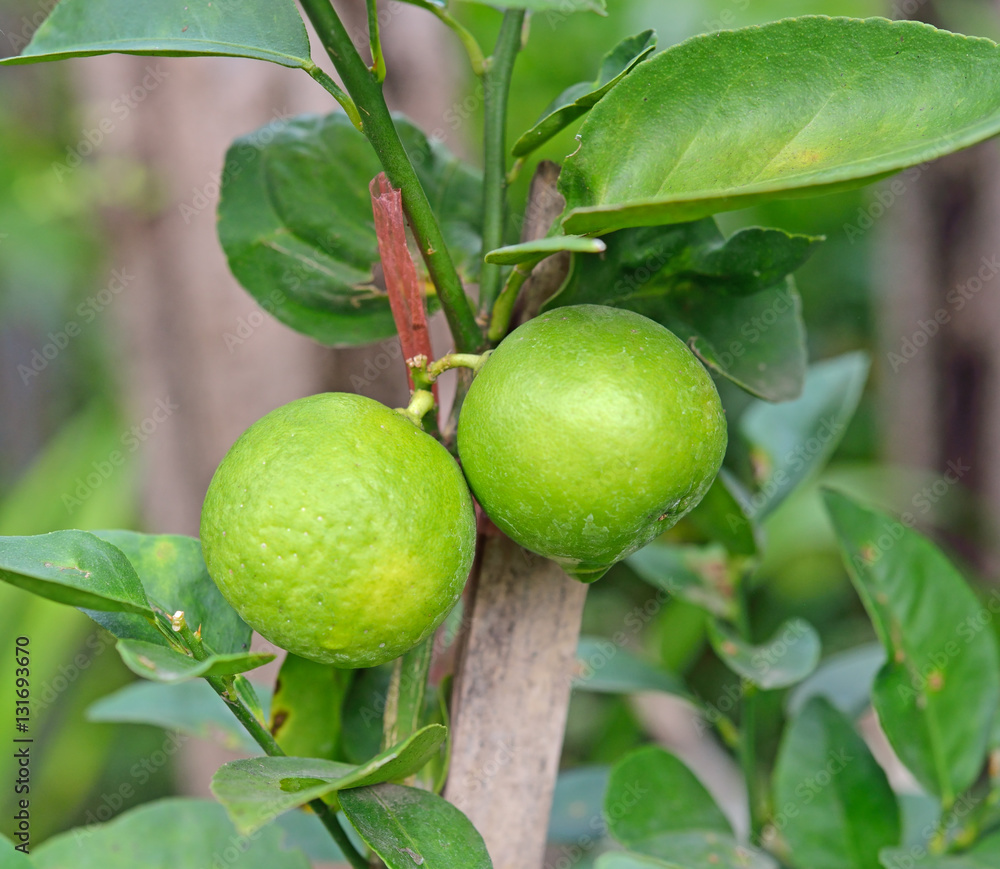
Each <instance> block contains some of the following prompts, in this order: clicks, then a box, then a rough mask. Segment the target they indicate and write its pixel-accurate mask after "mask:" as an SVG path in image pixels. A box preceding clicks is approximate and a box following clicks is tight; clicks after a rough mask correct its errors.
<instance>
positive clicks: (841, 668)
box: [786, 643, 885, 718]
mask: <svg viewBox="0 0 1000 869" xmlns="http://www.w3.org/2000/svg"><path fill="white" fill-rule="evenodd" d="M884 663H885V649H883V648H882V646H881V645H880V644H879V643H869V644H867V645H864V646H858V647H857V648H856V649H850V650H849V651H846V652H838V653H837V654H835V655H830V657H829V658H826V659H825V660H824V661H823V662H822V663H821V664H820V665H819V666H818V667H817V668H816V672H815V673H813V674H812V675H811V676H809V677H808V678H807V679H806V680H805V681H804V682H802V684H801V685H797V686H796V687H795V690H793V691H792V692H790V693H789V695H788V702H787V704H786V706H787V709H788V712H789V714H791V715H798V714H799V712H800V711H801V710H802V707H804V706H805V705H806V703H807V702H808V701H809V700H811V699H812V698H813V697H822V698H823V699H824V700H827V701H829V702H830V703H831V704H832V705H833V706H835V707H836V708H837V709H839V710H840V711H841V712H843V713H844V714H845V715H848V716H850V717H851V718H857V717H858V716H859V715H861V713H862V712H864V711H865V710H866V709H867V708H868V707H869V706H870V705H871V691H872V685H873V684H874V682H875V674H876V673H878V671H879V670H880V669H881V668H882V665H883V664H884Z"/></svg>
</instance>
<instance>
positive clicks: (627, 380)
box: [458, 305, 727, 582]
mask: <svg viewBox="0 0 1000 869" xmlns="http://www.w3.org/2000/svg"><path fill="white" fill-rule="evenodd" d="M726 440H727V434H726V418H725V413H724V412H723V409H722V403H721V402H720V401H719V394H718V392H717V391H716V389H715V384H713V383H712V379H711V377H710V376H709V375H708V372H707V371H706V370H705V368H704V366H703V365H702V364H701V363H700V362H699V361H698V359H697V358H696V357H695V356H694V354H692V353H691V351H690V350H688V348H687V347H686V346H685V345H684V343H683V342H682V341H681V340H680V339H679V338H677V337H676V336H675V335H674V334H673V333H672V332H670V331H669V330H667V329H665V328H664V327H663V326H660V325H659V324H658V323H654V322H653V321H652V320H649V319H647V318H646V317H643V316H640V315H639V314H635V313H632V312H631V311H625V310H620V309H616V308H606V307H601V306H598V305H579V306H575V307H566V308H556V309H555V310H552V311H549V312H547V313H545V314H542V315H541V316H540V317H537V318H535V319H534V320H529V321H528V322H527V323H525V324H524V325H523V326H520V327H519V328H517V329H515V330H514V331H513V332H511V334H510V335H508V336H507V337H506V338H505V339H504V340H503V341H502V342H501V344H500V346H499V347H497V349H496V350H494V351H493V354H492V355H491V356H490V357H489V359H488V360H487V361H486V363H485V364H484V365H483V367H482V369H481V370H480V372H479V373H478V374H477V375H476V378H475V380H474V381H473V383H472V386H471V388H470V389H469V393H468V395H467V397H466V399H465V403H464V404H463V405H462V412H461V417H460V419H459V424H458V453H459V457H460V458H461V460H462V467H463V469H464V470H465V476H466V479H467V480H468V481H469V485H470V486H471V487H472V492H473V494H474V495H475V496H476V498H477V500H478V501H479V503H480V505H481V506H482V508H483V509H484V510H485V511H486V514H487V515H488V516H489V517H490V519H492V520H493V522H494V523H495V524H496V525H497V527H499V528H500V530H501V531H503V532H504V533H505V534H507V535H508V536H509V537H511V538H512V539H514V540H515V541H517V542H518V543H520V544H521V545H522V546H524V547H525V548H526V549H530V550H531V551H532V552H536V553H538V554H539V555H544V556H546V557H548V558H552V559H554V560H555V561H557V562H559V563H560V564H561V565H562V566H563V567H564V569H565V570H566V571H567V572H568V573H570V574H571V575H572V576H575V577H576V578H577V579H580V580H583V581H585V582H592V581H593V580H595V579H598V578H600V577H601V576H602V575H603V574H604V573H605V572H606V571H607V569H608V568H609V567H611V565H613V564H614V563H615V562H617V561H619V560H620V559H622V558H624V557H625V556H626V555H629V554H631V553H632V552H635V550H637V549H639V548H640V547H642V546H645V545H646V544H647V543H649V542H650V541H651V540H652V539H653V538H654V537H656V536H657V535H659V534H661V533H662V532H663V531H666V530H667V529H668V528H670V527H671V526H672V525H673V524H674V523H675V522H677V520H678V519H680V518H681V517H682V516H683V515H684V514H685V513H687V512H688V511H689V510H691V509H692V508H693V507H694V506H695V505H696V504H697V503H698V502H699V501H700V500H701V499H702V497H703V496H704V494H705V492H706V491H708V488H709V486H711V484H712V481H713V480H714V479H715V476H716V474H717V473H718V471H719V467H720V466H721V464H722V458H723V456H724V455H725V452H726Z"/></svg>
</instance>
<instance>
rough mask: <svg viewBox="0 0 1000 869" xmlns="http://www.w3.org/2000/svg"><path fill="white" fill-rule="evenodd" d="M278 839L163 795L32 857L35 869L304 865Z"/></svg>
mask: <svg viewBox="0 0 1000 869" xmlns="http://www.w3.org/2000/svg"><path fill="white" fill-rule="evenodd" d="M81 836H82V838H81ZM283 839H284V835H283V832H282V830H281V829H280V828H279V827H269V828H267V829H266V830H261V831H260V833H259V834H258V835H256V836H254V837H253V838H247V837H244V836H240V835H239V834H238V833H237V831H236V830H235V829H233V825H232V824H231V823H230V822H229V819H228V818H227V817H226V812H225V810H224V809H223V808H222V806H220V805H219V804H218V803H215V802H212V801H211V800H191V799H169V800H160V801H159V802H155V803H147V804H146V805H143V806H139V808H137V809H132V810H131V811H128V812H125V814H123V815H120V816H119V817H117V818H115V819H113V820H112V821H109V822H108V823H107V824H98V825H95V826H94V827H93V828H88V829H86V830H71V831H70V832H68V833H63V834H62V835H60V836H56V837H55V838H53V839H49V840H48V841H47V842H44V843H43V844H42V845H40V846H39V847H38V848H37V849H35V850H33V853H32V858H33V861H34V863H35V866H36V867H37V869H140V867H141V869H178V867H181V866H183V867H185V869H217V867H219V866H225V867H227V869H230V867H231V869H275V867H277V866H280V867H281V869H309V861H308V859H306V856H305V855H304V854H303V853H302V852H301V851H297V850H287V849H286V848H285V847H284V842H283Z"/></svg>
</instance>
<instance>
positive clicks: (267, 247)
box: [219, 113, 482, 346]
mask: <svg viewBox="0 0 1000 869" xmlns="http://www.w3.org/2000/svg"><path fill="white" fill-rule="evenodd" d="M396 124H397V128H398V129H399V133H400V136H401V138H402V140H403V145H404V147H405V148H406V151H407V153H408V154H409V156H410V159H411V160H412V161H413V163H414V165H415V167H416V170H417V174H418V176H419V177H420V180H421V182H422V184H423V186H424V189H425V190H426V191H427V195H428V197H429V198H430V201H431V204H432V206H434V209H435V211H436V213H437V215H438V218H439V220H440V221H441V224H442V231H443V233H444V235H445V239H446V240H447V241H448V245H449V248H450V250H451V252H452V255H453V256H454V257H455V259H456V263H457V265H458V267H459V269H460V270H461V271H462V272H463V274H464V276H465V277H470V278H471V277H475V275H476V274H477V273H478V268H479V257H480V255H481V247H482V241H481V238H480V230H479V222H480V211H481V207H480V201H481V195H482V194H481V188H482V183H481V178H480V175H479V174H478V173H477V172H475V171H474V170H472V169H470V168H469V167H467V166H466V165H465V164H463V163H461V162H459V161H458V160H457V158H455V157H454V156H452V155H451V154H450V153H449V152H448V151H447V150H446V149H445V148H444V147H443V146H442V145H440V144H439V143H431V142H429V141H428V140H427V138H426V137H425V136H424V135H423V133H421V132H420V131H419V130H418V129H417V128H416V127H414V126H413V125H412V124H411V123H409V122H408V121H406V120H404V119H397V121H396ZM380 171H381V165H380V163H379V161H378V157H377V156H376V155H375V152H374V151H373V150H372V148H371V145H370V144H369V142H368V140H367V139H366V138H365V137H364V136H363V135H362V134H361V133H359V132H358V131H357V130H356V129H355V128H354V126H353V125H352V124H351V122H350V121H349V120H348V119H347V117H346V116H345V115H344V114H343V113H335V114H332V115H327V116H323V117H320V116H316V115H308V116H303V117H299V118H294V119H292V120H290V121H287V122H280V123H275V124H272V125H270V126H268V127H264V128H263V129H261V130H257V131H256V132H254V133H251V134H250V135H248V136H245V137H243V138H242V139H238V140H237V141H236V142H234V143H233V145H232V147H231V148H230V149H229V152H228V154H227V155H226V167H225V170H224V172H223V183H222V195H221V198H220V201H219V239H220V241H221V242H222V247H223V249H224V250H225V252H226V256H227V257H228V259H229V267H230V269H232V272H233V274H234V275H235V276H236V278H237V280H239V282H240V283H241V284H242V285H243V286H244V287H245V288H246V289H247V290H248V291H249V292H250V294H251V295H252V296H253V297H254V298H255V299H256V300H257V301H258V302H259V303H260V305H261V306H262V307H263V308H264V309H265V310H267V311H269V312H270V313H272V314H273V315H274V316H275V317H277V318H278V319H279V320H281V322H283V323H285V324H286V325H288V326H291V327H292V328H293V329H295V330H297V331H299V332H302V333H304V334H306V335H308V336H309V337H311V338H314V339H315V340H317V341H320V342H321V343H324V344H329V345H333V346H338V345H349V344H364V343H367V342H370V341H376V340H379V339H382V338H386V337H389V336H390V335H393V334H394V333H395V326H394V324H393V319H392V312H391V310H390V308H389V299H388V296H387V295H386V293H385V291H384V290H383V289H382V288H381V287H380V286H379V283H378V281H377V279H376V271H377V270H378V268H377V263H378V262H379V254H378V241H377V239H376V236H375V225H374V218H373V216H372V205H371V195H370V193H369V190H368V182H369V181H370V180H371V179H372V178H373V177H374V176H375V175H377V174H378V173H379V172H380ZM379 268H380V267H379ZM379 273H380V272H379ZM227 340H230V339H227ZM232 340H235V341H236V342H238V341H239V340H240V336H239V335H234V336H233V337H232Z"/></svg>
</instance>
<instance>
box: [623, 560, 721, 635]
mask: <svg viewBox="0 0 1000 869" xmlns="http://www.w3.org/2000/svg"><path fill="white" fill-rule="evenodd" d="M625 562H626V564H628V566H629V567H630V568H631V569H632V570H633V571H635V573H636V574H637V575H638V576H639V578H640V579H642V580H645V581H646V582H648V583H649V584H650V585H652V586H653V587H654V588H659V589H663V591H666V592H668V593H669V594H672V595H674V596H675V597H679V598H681V599H682V600H686V601H687V602H688V603H692V604H694V605H695V606H698V607H701V608H702V609H703V610H706V611H707V612H710V613H712V614H713V615H717V616H719V617H720V618H724V619H733V618H735V617H736V607H737V605H736V600H735V593H736V587H735V584H734V577H733V575H732V571H731V570H730V569H729V560H728V556H727V553H726V550H725V549H724V548H723V547H721V546H718V545H713V546H671V545H668V544H665V543H659V542H655V541H654V542H653V543H650V544H649V546H646V547H644V548H642V549H640V550H639V551H638V552H636V553H634V554H632V555H630V556H629V557H628V558H626V559H625Z"/></svg>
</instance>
